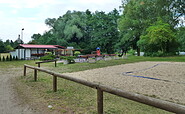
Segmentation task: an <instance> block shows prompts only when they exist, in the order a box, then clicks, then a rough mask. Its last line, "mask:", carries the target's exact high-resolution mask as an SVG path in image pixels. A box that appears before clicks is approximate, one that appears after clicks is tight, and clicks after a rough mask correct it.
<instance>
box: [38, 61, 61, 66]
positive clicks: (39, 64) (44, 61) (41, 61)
mask: <svg viewBox="0 0 185 114" xmlns="http://www.w3.org/2000/svg"><path fill="white" fill-rule="evenodd" d="M48 62H55V67H57V60H46V61H39V62H35V64H38V67H40V64H41V63H48Z"/></svg>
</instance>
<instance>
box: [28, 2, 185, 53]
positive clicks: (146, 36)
mask: <svg viewBox="0 0 185 114" xmlns="http://www.w3.org/2000/svg"><path fill="white" fill-rule="evenodd" d="M184 7H185V2H184V0H162V1H161V0H123V1H122V14H121V15H120V14H119V11H118V10H116V9H114V10H113V11H111V12H109V13H105V12H102V11H101V12H99V11H96V12H94V13H93V12H91V11H89V10H86V11H85V12H80V11H67V12H66V14H64V15H63V16H60V17H59V18H48V19H46V21H45V23H46V25H48V26H49V27H50V30H49V31H48V32H45V33H44V34H43V35H41V34H34V35H33V36H32V41H30V42H29V43H32V44H54V45H56V44H57V45H62V46H74V47H75V48H79V49H84V50H85V52H86V53H90V52H91V51H93V50H95V49H96V47H100V48H101V51H102V52H105V53H113V52H115V51H117V49H119V50H120V49H122V50H128V49H130V48H133V49H135V50H137V52H138V55H139V52H140V51H144V52H145V53H146V55H151V53H161V54H165V53H174V52H176V51H178V50H181V51H185V45H184V44H185V31H184V30H185V27H183V20H182V17H184V16H185V10H184Z"/></svg>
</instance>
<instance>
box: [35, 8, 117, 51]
mask: <svg viewBox="0 0 185 114" xmlns="http://www.w3.org/2000/svg"><path fill="white" fill-rule="evenodd" d="M119 17H120V16H119V12H118V11H117V10H116V9H114V10H113V11H111V12H109V13H108V14H106V13H105V12H102V11H101V12H99V11H96V12H95V13H91V12H90V11H89V10H86V11H85V12H81V11H67V12H66V14H64V15H63V16H60V17H59V18H56V19H55V18H48V19H46V21H45V23H46V24H47V25H48V26H49V27H50V28H51V29H50V30H49V31H48V32H45V33H44V34H43V35H40V34H34V35H33V36H32V39H33V41H32V42H36V43H38V44H54V45H56V44H57V45H62V46H73V47H75V48H77V49H84V50H85V51H83V52H85V53H90V52H91V51H94V50H95V49H96V47H101V49H102V50H101V51H102V52H107V53H113V52H114V50H115V48H114V45H115V44H116V42H117V40H118V39H119V32H118V29H117V20H118V18H119Z"/></svg>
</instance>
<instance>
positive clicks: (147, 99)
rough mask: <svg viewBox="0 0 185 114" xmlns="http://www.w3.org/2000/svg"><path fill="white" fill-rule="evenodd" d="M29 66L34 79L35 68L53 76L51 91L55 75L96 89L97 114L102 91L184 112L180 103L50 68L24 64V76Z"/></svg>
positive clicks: (101, 111)
mask: <svg viewBox="0 0 185 114" xmlns="http://www.w3.org/2000/svg"><path fill="white" fill-rule="evenodd" d="M27 67H28V68H31V69H34V80H35V81H37V70H38V71H42V72H45V73H48V74H50V75H52V76H53V91H54V92H56V91H57V77H60V78H64V79H67V80H70V81H73V82H76V83H80V84H83V85H85V86H89V87H91V88H95V89H97V110H98V114H103V92H107V93H111V94H114V95H117V96H120V97H124V98H127V99H130V100H133V101H137V102H140V103H143V104H147V105H150V106H153V107H156V108H160V109H163V110H166V111H169V112H174V113H180V114H182V113H183V114H185V106H184V105H180V104H175V103H172V102H168V101H164V100H159V99H156V98H152V97H148V96H144V95H141V94H136V93H132V92H127V91H124V90H121V89H116V88H111V87H109V86H105V85H101V84H97V83H92V82H89V81H85V80H81V79H77V78H74V77H70V76H67V75H63V74H60V73H56V72H53V71H50V70H46V69H42V68H39V67H34V66H30V65H26V64H25V65H24V76H26V68H27Z"/></svg>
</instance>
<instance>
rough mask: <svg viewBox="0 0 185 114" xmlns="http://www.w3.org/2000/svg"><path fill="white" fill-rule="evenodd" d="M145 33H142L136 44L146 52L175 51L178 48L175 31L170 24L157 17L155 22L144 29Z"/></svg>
mask: <svg viewBox="0 0 185 114" xmlns="http://www.w3.org/2000/svg"><path fill="white" fill-rule="evenodd" d="M146 32H147V33H146V35H142V36H141V39H140V40H139V42H138V45H139V46H140V47H141V48H142V50H143V51H144V52H145V53H146V55H147V54H148V53H149V55H150V54H151V53H157V52H158V53H159V52H160V53H161V54H167V53H175V52H176V51H177V49H178V43H177V39H176V38H175V32H174V30H172V28H171V25H169V24H168V23H165V22H163V21H162V20H161V19H159V20H158V21H157V22H156V23H155V24H153V25H152V26H150V27H148V28H147V29H146Z"/></svg>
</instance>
